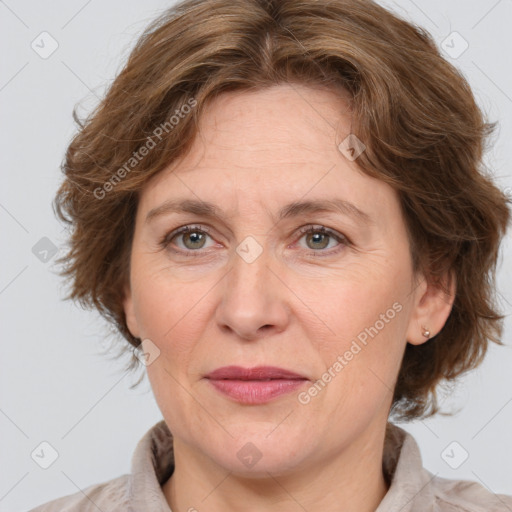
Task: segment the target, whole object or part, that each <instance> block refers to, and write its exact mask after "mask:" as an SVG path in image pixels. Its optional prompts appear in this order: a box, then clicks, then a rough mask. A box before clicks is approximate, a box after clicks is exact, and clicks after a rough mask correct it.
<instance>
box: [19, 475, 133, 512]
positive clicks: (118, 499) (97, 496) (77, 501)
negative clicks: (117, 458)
mask: <svg viewBox="0 0 512 512" xmlns="http://www.w3.org/2000/svg"><path fill="white" fill-rule="evenodd" d="M128 493H129V475H122V476H120V477H117V478H114V479H112V480H109V481H107V482H103V483H101V484H95V485H90V486H89V487H86V488H85V489H83V490H82V491H79V492H76V493H74V494H69V495H67V496H62V497H61V498H58V499H55V500H52V501H49V502H47V503H44V504H42V505H39V506H38V507H36V508H33V509H31V510H29V511H28V512H78V511H80V512H98V510H108V511H109V512H121V511H123V512H124V511H126V510H127V505H128V503H129V497H128Z"/></svg>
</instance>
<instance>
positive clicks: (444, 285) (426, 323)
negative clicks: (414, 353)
mask: <svg viewBox="0 0 512 512" xmlns="http://www.w3.org/2000/svg"><path fill="white" fill-rule="evenodd" d="M456 289H457V284H456V279H455V273H454V272H453V271H450V272H447V273H446V274H445V275H444V276H443V278H442V279H441V280H439V282H438V283H434V282H431V281H430V280H429V279H428V278H426V277H425V276H424V275H423V274H422V275H420V277H419V281H418V282H417V287H416V289H415V290H414V293H415V298H414V305H413V309H412V311H411V317H410V320H409V326H408V328H407V341H408V342H409V343H411V344H412V345H421V344H422V343H425V342H426V341H428V340H429V338H432V337H433V336H435V335H436V334H438V333H439V331H441V329H442V328H443V327H444V324H445V323H446V321H447V320H448V317H449V316H450V313H451V311H452V306H453V301H454V300H455V293H456ZM426 331H428V333H427V332H426ZM427 334H428V336H427Z"/></svg>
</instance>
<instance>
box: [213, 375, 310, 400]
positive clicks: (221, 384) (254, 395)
mask: <svg viewBox="0 0 512 512" xmlns="http://www.w3.org/2000/svg"><path fill="white" fill-rule="evenodd" d="M205 378H206V379H207V380H208V381H209V382H210V384H211V385H212V386H213V387H214V388H215V389H216V390H217V391H218V392H220V393H221V394H223V395H224V396H228V397H229V398H231V399H232V400H234V401H236V402H238V403H243V404H249V405H257V404H264V403H266V402H269V401H271V400H273V399H275V398H277V397H279V396H281V395H284V394H288V393H291V392H293V391H296V390H297V389H298V388H300V387H301V386H303V385H304V383H306V382H308V379H307V378H306V377H305V376H303V375H299V374H297V373H295V372H292V371H289V370H285V369H283V368H278V367H275V366H258V367H255V368H242V367H240V366H224V367H222V368H217V369H216V370H214V371H213V372H211V373H209V374H208V375H206V377H205Z"/></svg>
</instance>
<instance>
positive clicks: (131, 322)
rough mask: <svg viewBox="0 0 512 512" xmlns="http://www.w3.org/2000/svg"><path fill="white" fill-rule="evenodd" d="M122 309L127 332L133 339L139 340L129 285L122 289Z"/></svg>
mask: <svg viewBox="0 0 512 512" xmlns="http://www.w3.org/2000/svg"><path fill="white" fill-rule="evenodd" d="M123 308H124V315H125V317H126V325H127V326H128V330H129V331H130V333H131V335H132V336H134V337H135V338H140V335H139V328H138V325H137V320H136V318H135V310H134V306H133V299H132V292H131V290H130V287H129V285H127V286H126V287H125V289H124V299H123Z"/></svg>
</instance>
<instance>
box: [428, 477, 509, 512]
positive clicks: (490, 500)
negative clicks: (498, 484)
mask: <svg viewBox="0 0 512 512" xmlns="http://www.w3.org/2000/svg"><path fill="white" fill-rule="evenodd" d="M432 489H433V494H434V496H435V503H436V505H437V508H436V511H437V510H438V511H439V512H452V511H453V512H455V511H457V512H512V496H508V495H505V494H494V493H492V492H491V491H489V490H488V489H486V488H485V487H484V486H483V485H481V484H480V483H478V482H471V481H468V480H449V479H446V478H440V477H433V478H432Z"/></svg>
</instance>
